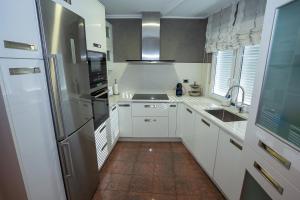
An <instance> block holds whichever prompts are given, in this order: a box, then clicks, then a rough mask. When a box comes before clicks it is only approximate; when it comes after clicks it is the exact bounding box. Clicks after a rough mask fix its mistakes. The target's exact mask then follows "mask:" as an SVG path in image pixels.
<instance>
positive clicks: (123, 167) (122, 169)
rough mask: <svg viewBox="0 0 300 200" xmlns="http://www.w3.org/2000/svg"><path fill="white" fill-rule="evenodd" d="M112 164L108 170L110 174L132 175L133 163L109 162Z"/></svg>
mask: <svg viewBox="0 0 300 200" xmlns="http://www.w3.org/2000/svg"><path fill="white" fill-rule="evenodd" d="M110 162H111V163H112V165H111V168H110V169H108V172H109V173H112V174H133V167H134V163H133V162H127V161H118V160H115V161H110Z"/></svg>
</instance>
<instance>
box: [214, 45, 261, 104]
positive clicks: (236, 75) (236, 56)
mask: <svg viewBox="0 0 300 200" xmlns="http://www.w3.org/2000/svg"><path fill="white" fill-rule="evenodd" d="M258 45H259V44H258ZM249 46H252V45H249ZM253 46H255V45H253ZM244 50H245V46H243V47H240V48H238V49H233V60H234V61H233V65H232V71H231V83H230V84H231V85H233V84H238V85H239V84H240V80H241V74H242V70H243V69H242V66H243V57H244ZM217 55H218V52H214V53H213V55H212V67H211V75H210V81H209V82H210V83H209V96H210V97H211V98H213V99H216V100H218V101H224V99H225V98H224V97H223V96H221V95H218V94H215V93H213V90H214V84H215V75H216V66H217ZM256 70H257V68H256ZM238 93H239V88H234V89H233V90H232V96H236V97H237V98H238V96H237V95H238ZM244 105H245V106H246V107H249V106H250V105H251V104H249V105H248V104H244Z"/></svg>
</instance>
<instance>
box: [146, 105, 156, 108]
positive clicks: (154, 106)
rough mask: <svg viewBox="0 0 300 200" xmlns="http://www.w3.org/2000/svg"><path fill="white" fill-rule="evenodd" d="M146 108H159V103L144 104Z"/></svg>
mask: <svg viewBox="0 0 300 200" xmlns="http://www.w3.org/2000/svg"><path fill="white" fill-rule="evenodd" d="M144 107H145V108H157V107H158V106H157V105H144Z"/></svg>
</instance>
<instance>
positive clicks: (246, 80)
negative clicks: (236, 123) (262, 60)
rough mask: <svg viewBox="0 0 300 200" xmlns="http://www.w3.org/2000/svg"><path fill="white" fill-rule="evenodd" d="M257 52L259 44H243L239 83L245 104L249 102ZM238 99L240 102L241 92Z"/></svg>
mask: <svg viewBox="0 0 300 200" xmlns="http://www.w3.org/2000/svg"><path fill="white" fill-rule="evenodd" d="M259 52H260V48H259V45H254V46H245V49H244V53H243V61H242V69H241V78H240V85H241V86H242V87H243V88H244V89H245V101H244V103H245V104H247V105H250V104H251V99H252V92H253V87H254V81H255V74H256V66H257V64H258V59H259ZM238 100H239V101H240V102H241V101H242V92H239V96H238Z"/></svg>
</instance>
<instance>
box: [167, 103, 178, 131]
mask: <svg viewBox="0 0 300 200" xmlns="http://www.w3.org/2000/svg"><path fill="white" fill-rule="evenodd" d="M176 131H177V104H176V103H174V104H170V108H169V137H176Z"/></svg>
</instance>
